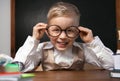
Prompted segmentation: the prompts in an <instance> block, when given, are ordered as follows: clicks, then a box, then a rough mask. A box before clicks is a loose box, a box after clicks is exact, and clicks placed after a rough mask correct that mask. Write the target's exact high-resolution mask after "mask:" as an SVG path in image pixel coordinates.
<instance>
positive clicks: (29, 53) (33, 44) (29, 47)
mask: <svg viewBox="0 0 120 81" xmlns="http://www.w3.org/2000/svg"><path fill="white" fill-rule="evenodd" d="M38 44H39V41H38V40H35V39H33V38H32V37H31V36H28V38H27V40H26V41H25V43H24V44H23V46H22V47H20V48H19V50H18V51H17V53H16V56H15V58H14V62H21V63H23V65H24V70H23V71H31V70H32V69H34V68H35V67H36V66H37V65H38V63H39V61H40V59H41V53H42V52H40V51H42V48H41V49H38V50H39V51H38V50H37V47H38Z"/></svg>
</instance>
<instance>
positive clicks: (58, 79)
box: [33, 70, 120, 81]
mask: <svg viewBox="0 0 120 81" xmlns="http://www.w3.org/2000/svg"><path fill="white" fill-rule="evenodd" d="M35 75H36V76H35V77H34V78H33V81H120V79H117V78H111V77H110V76H109V71H106V70H85V71H41V72H35Z"/></svg>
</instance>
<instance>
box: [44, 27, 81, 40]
mask: <svg viewBox="0 0 120 81" xmlns="http://www.w3.org/2000/svg"><path fill="white" fill-rule="evenodd" d="M51 26H56V27H58V28H59V29H60V33H59V34H58V35H57V36H52V35H51V34H50V33H49V28H50V27H51ZM70 27H75V28H76V29H77V30H78V33H77V34H76V36H75V37H70V36H69V35H68V34H67V30H68V29H69V28H70ZM46 30H47V32H48V34H49V35H50V36H52V37H58V36H59V35H60V34H61V33H62V31H64V32H65V34H66V36H67V37H69V38H76V37H78V36H79V33H80V30H79V29H78V26H69V27H67V28H66V29H64V30H63V29H61V27H60V26H58V25H48V26H47V27H46Z"/></svg>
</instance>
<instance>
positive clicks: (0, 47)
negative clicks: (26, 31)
mask: <svg viewBox="0 0 120 81" xmlns="http://www.w3.org/2000/svg"><path fill="white" fill-rule="evenodd" d="M10 16H11V15H10V0H0V53H5V54H8V55H10V38H11V37H10V26H11V20H10Z"/></svg>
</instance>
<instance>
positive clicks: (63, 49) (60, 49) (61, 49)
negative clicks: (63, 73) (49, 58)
mask: <svg viewBox="0 0 120 81" xmlns="http://www.w3.org/2000/svg"><path fill="white" fill-rule="evenodd" d="M56 49H57V50H59V51H65V50H66V49H67V48H56Z"/></svg>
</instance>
